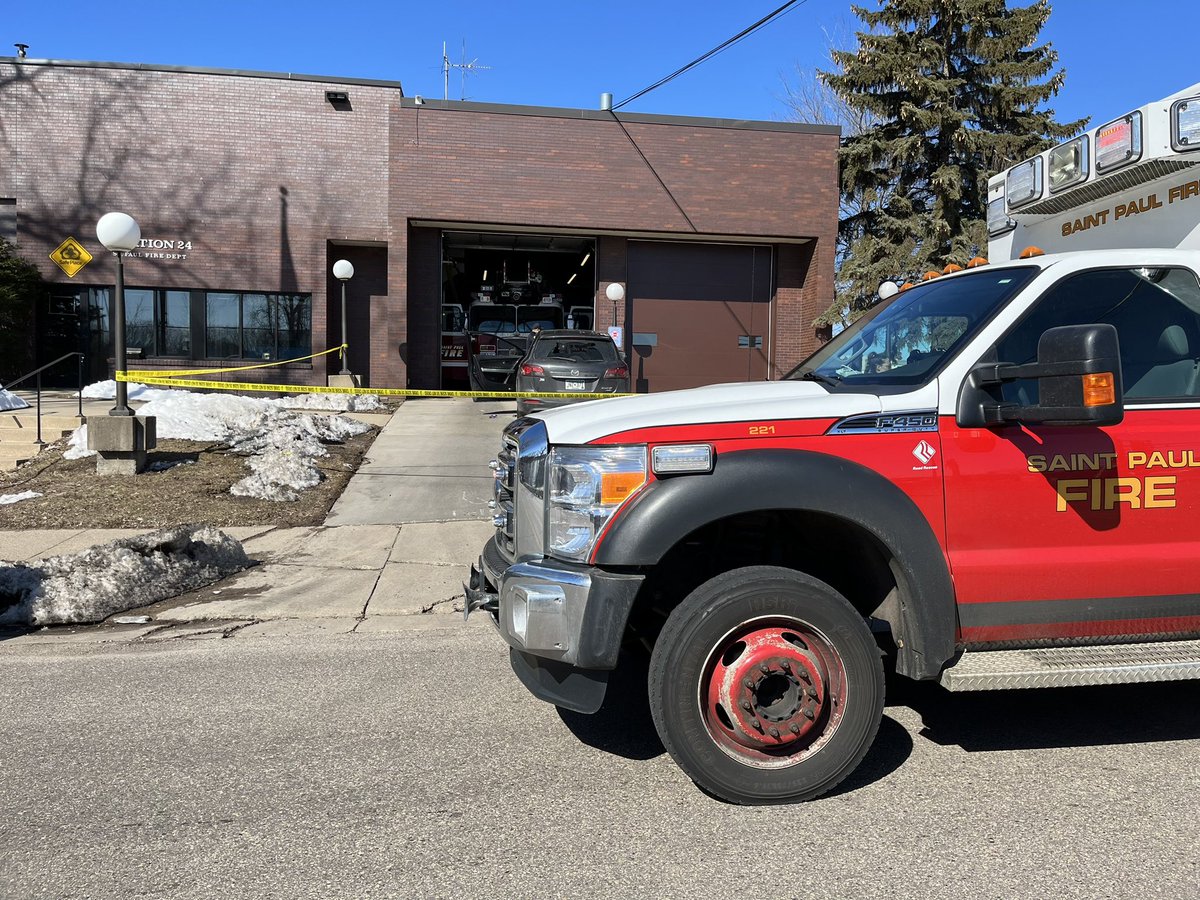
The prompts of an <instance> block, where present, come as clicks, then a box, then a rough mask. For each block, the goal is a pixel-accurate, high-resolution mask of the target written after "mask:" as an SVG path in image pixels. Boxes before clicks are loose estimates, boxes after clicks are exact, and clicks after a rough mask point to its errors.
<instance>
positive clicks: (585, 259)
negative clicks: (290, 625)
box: [579, 251, 592, 267]
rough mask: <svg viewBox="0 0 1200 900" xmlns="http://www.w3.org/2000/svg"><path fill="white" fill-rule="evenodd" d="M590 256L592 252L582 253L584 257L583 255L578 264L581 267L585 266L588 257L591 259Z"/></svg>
mask: <svg viewBox="0 0 1200 900" xmlns="http://www.w3.org/2000/svg"><path fill="white" fill-rule="evenodd" d="M591 258H592V254H591V252H590V251H589V252H588V253H587V254H585V255H584V257H583V260H582V261H581V262H580V263H579V265H580V266H581V267H582V266H586V265H587V261H588V260H589V259H591Z"/></svg>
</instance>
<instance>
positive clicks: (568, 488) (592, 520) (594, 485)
mask: <svg viewBox="0 0 1200 900" xmlns="http://www.w3.org/2000/svg"><path fill="white" fill-rule="evenodd" d="M645 483H646V448H645V447H555V448H554V450H553V451H552V452H551V454H550V483H549V495H550V496H549V500H550V505H549V522H548V528H547V550H548V551H549V552H550V553H551V554H553V555H554V556H557V557H560V558H562V559H569V560H574V561H577V562H584V561H586V560H587V558H588V555H589V554H590V553H591V552H592V548H593V547H594V546H595V545H596V538H597V537H598V536H599V534H600V532H601V531H603V530H604V526H605V525H606V524H607V523H608V520H609V519H611V518H612V517H613V514H615V513H616V511H617V510H618V509H620V508H621V504H623V503H624V502H625V501H626V500H628V499H629V498H630V497H632V496H633V494H634V493H635V492H636V491H637V489H638V488H640V487H641V486H642V485H643V484H645Z"/></svg>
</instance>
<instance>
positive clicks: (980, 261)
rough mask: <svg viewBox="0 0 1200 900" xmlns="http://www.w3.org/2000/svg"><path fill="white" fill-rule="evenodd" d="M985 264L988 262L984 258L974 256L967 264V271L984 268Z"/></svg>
mask: <svg viewBox="0 0 1200 900" xmlns="http://www.w3.org/2000/svg"><path fill="white" fill-rule="evenodd" d="M987 264H988V261H987V260H986V259H985V258H984V257H982V256H976V257H975V258H974V259H972V260H971V261H970V262H969V263H967V268H968V269H978V268H979V267H980V266H986V265H987Z"/></svg>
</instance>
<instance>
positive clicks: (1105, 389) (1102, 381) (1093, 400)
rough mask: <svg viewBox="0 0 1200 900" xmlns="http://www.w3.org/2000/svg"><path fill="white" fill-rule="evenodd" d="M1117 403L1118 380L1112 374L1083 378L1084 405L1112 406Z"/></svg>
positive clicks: (1098, 373)
mask: <svg viewBox="0 0 1200 900" xmlns="http://www.w3.org/2000/svg"><path fill="white" fill-rule="evenodd" d="M1116 402H1117V380H1116V379H1115V378H1114V377H1113V373H1112V372H1097V373H1096V374H1095V375H1084V376H1083V405H1084V406H1111V405H1112V404H1114V403H1116Z"/></svg>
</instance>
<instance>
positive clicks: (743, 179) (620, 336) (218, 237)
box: [0, 58, 838, 391]
mask: <svg viewBox="0 0 1200 900" xmlns="http://www.w3.org/2000/svg"><path fill="white" fill-rule="evenodd" d="M0 79H3V83H4V84H5V89H4V91H3V92H0V118H3V121H5V122H6V123H12V127H10V128H6V129H5V130H4V132H3V134H0V142H2V143H3V144H4V146H3V147H2V148H0V156H2V157H3V158H4V159H6V160H10V161H12V163H13V164H12V165H5V166H4V167H2V168H0V217H3V218H2V219H0V225H3V226H4V229H5V233H8V234H11V235H13V236H15V239H16V244H17V246H18V249H19V251H20V252H21V254H22V255H23V256H25V257H26V258H27V259H30V260H31V261H34V262H35V263H37V264H38V266H39V268H40V270H41V273H42V275H43V277H44V279H45V280H46V281H47V283H48V284H49V286H50V287H49V296H47V297H46V298H44V302H41V303H39V305H38V310H37V317H36V318H37V324H36V331H37V335H38V339H37V346H38V352H39V356H40V357H41V359H39V362H42V361H49V360H51V359H54V358H56V357H57V356H61V355H62V354H63V353H66V352H69V351H72V350H80V349H82V350H83V351H84V352H85V353H86V354H87V357H88V366H89V376H90V377H91V378H100V377H104V376H105V375H106V374H111V370H112V359H111V354H112V350H111V347H112V335H111V327H110V322H111V321H112V317H111V316H110V315H109V312H110V310H109V308H108V307H109V304H110V302H111V297H112V285H113V283H114V281H115V276H116V272H115V264H114V261H113V259H112V254H110V253H107V252H106V251H105V250H104V249H103V248H102V247H101V246H100V244H99V242H98V241H97V239H96V236H95V225H96V221H97V220H98V219H99V217H100V216H101V215H103V214H104V213H105V212H108V211H110V210H120V211H122V212H126V213H128V214H130V215H132V216H133V217H134V218H135V219H136V220H137V221H138V223H139V225H140V226H141V232H142V237H143V246H141V247H139V249H138V250H137V251H136V252H135V253H132V254H130V255H129V257H128V258H127V259H126V262H125V284H126V288H127V290H126V317H125V318H126V323H127V331H128V332H129V333H128V334H127V343H128V345H129V346H130V347H133V348H135V349H136V350H137V353H136V354H134V355H133V358H132V359H131V360H130V368H131V369H134V370H136V369H137V368H139V367H141V368H150V369H170V368H171V367H173V366H177V367H179V368H181V369H202V368H204V367H206V366H212V367H221V366H229V365H237V364H238V362H239V361H243V360H244V361H245V362H246V363H256V364H257V363H263V362H265V361H275V360H278V361H279V362H280V365H279V366H278V367H271V368H267V369H256V370H251V371H250V372H249V373H247V374H246V376H245V377H246V380H251V379H257V380H259V381H262V382H266V383H278V382H283V383H293V384H313V385H322V384H326V383H327V381H328V378H329V376H332V375H335V374H337V373H338V371H339V369H340V368H341V361H340V360H339V358H338V356H337V355H336V354H333V355H329V356H317V357H316V358H314V359H311V360H305V361H303V362H298V363H286V361H287V360H289V359H296V358H299V357H306V356H309V355H310V354H319V353H321V352H322V351H324V350H327V349H329V348H331V347H332V348H336V347H337V346H338V345H340V344H341V343H342V342H343V341H345V342H346V343H347V344H348V345H349V350H348V354H347V360H348V366H349V369H350V371H351V372H353V373H354V374H355V375H356V376H357V377H358V378H359V380H360V382H361V383H362V384H363V385H364V386H367V387H390V388H402V387H410V388H439V387H442V386H445V387H468V386H471V385H472V384H475V385H476V386H480V385H481V380H480V378H475V379H472V377H471V367H470V363H471V361H472V360H475V361H477V362H483V361H485V360H488V358H489V357H492V358H493V359H492V362H491V363H488V365H490V366H492V368H493V369H494V368H495V359H494V358H495V357H499V356H504V355H505V352H506V349H505V348H507V350H508V351H511V352H515V348H517V347H519V346H521V344H522V340H524V342H525V343H527V342H528V334H529V333H530V332H531V331H532V329H533V328H534V327H542V328H547V327H554V328H558V327H573V328H577V329H591V330H596V331H599V332H601V333H610V334H612V335H614V339H615V341H616V343H617V344H618V347H619V349H620V351H621V353H622V354H623V356H624V358H625V361H626V362H627V364H628V366H629V369H630V371H631V385H632V386H633V388H634V390H637V391H662V390H669V389H673V388H680V387H692V386H698V385H702V384H709V383H715V382H720V381H747V380H762V379H773V378H777V377H779V376H781V375H782V374H783V373H785V372H787V371H788V370H789V369H790V368H791V367H792V366H794V365H795V364H796V363H797V362H799V361H800V360H801V359H803V358H804V357H806V356H807V355H808V354H809V353H811V352H812V351H813V350H815V349H816V347H817V346H819V344H820V342H821V340H822V338H823V337H824V334H823V333H822V332H821V331H820V330H819V329H817V328H816V327H815V326H814V322H815V321H816V319H817V318H818V316H819V315H820V314H821V313H822V312H824V311H825V310H826V309H827V308H828V307H829V306H830V304H831V303H832V302H833V298H834V284H833V271H834V243H835V238H836V232H837V214H838V210H837V202H838V184H837V149H838V130H837V129H836V128H832V127H829V126H821V125H807V124H799V123H790V122H754V121H742V120H729V119H716V118H696V117H680V116H670V115H651V114H643V113H627V112H623V111H622V112H614V111H613V110H611V109H559V108H548V107H533V106H513V105H500V104H489V103H475V102H457V101H445V100H434V99H429V98H422V97H415V96H407V95H406V94H405V92H404V90H403V88H402V86H401V84H400V82H393V81H367V80H359V79H353V78H344V77H339V76H308V75H297V74H294V73H291V74H282V73H270V72H250V71H229V70H220V69H196V68H184V67H177V66H160V65H135V64H125V63H99V62H65V61H56V60H38V59H15V58H0ZM99 173H103V175H101V174H99ZM10 220H11V221H10ZM6 222H7V223H8V224H5V223H6ZM342 259H344V260H346V261H348V262H349V263H350V264H351V265H352V266H353V275H352V277H350V278H349V279H348V280H346V281H339V280H338V279H337V278H335V277H334V275H333V274H332V269H333V264H334V263H335V262H336V261H338V260H342ZM343 289H344V291H345V298H346V331H345V333H344V334H343V330H342V311H341V299H342V292H343ZM523 335H524V337H523ZM481 371H482V369H481Z"/></svg>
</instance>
